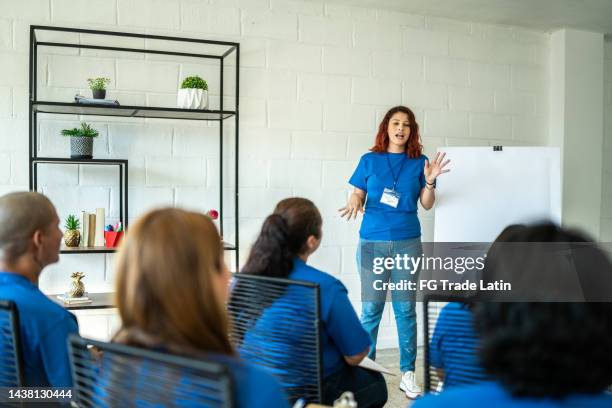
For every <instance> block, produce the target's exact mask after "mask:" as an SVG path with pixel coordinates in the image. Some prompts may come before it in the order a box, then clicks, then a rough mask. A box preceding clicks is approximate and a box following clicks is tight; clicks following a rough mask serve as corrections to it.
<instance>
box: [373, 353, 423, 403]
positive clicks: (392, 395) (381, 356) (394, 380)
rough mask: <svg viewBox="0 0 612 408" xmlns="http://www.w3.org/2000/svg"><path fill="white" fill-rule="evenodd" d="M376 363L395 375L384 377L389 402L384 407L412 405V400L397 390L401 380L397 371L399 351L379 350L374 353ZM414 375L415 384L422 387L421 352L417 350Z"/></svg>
mask: <svg viewBox="0 0 612 408" xmlns="http://www.w3.org/2000/svg"><path fill="white" fill-rule="evenodd" d="M376 362H378V363H380V364H382V365H383V366H384V367H386V368H388V369H390V370H391V371H393V372H394V373H396V374H397V375H395V376H393V375H385V380H387V390H388V392H389V400H388V401H387V405H385V407H389V408H400V407H401V408H405V407H408V406H410V405H412V400H410V399H408V398H407V397H406V394H404V392H403V391H401V390H400V389H399V382H400V379H401V373H400V370H399V350H398V349H388V350H379V351H378V352H377V353H376ZM416 375H417V383H418V384H419V385H420V386H421V387H423V350H422V348H419V350H418V352H417V359H416Z"/></svg>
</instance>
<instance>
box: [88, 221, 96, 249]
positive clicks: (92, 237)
mask: <svg viewBox="0 0 612 408" xmlns="http://www.w3.org/2000/svg"><path fill="white" fill-rule="evenodd" d="M95 242H96V214H89V225H88V233H87V246H88V247H92V246H94V244H95Z"/></svg>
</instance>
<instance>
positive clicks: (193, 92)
mask: <svg viewBox="0 0 612 408" xmlns="http://www.w3.org/2000/svg"><path fill="white" fill-rule="evenodd" d="M176 104H177V106H178V107H179V108H181V109H206V108H207V107H208V91H205V90H203V89H179V90H178V95H177V98H176Z"/></svg>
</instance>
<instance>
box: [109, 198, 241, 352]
mask: <svg viewBox="0 0 612 408" xmlns="http://www.w3.org/2000/svg"><path fill="white" fill-rule="evenodd" d="M116 273H117V277H116V304H117V307H118V308H119V315H120V317H121V320H122V327H121V329H120V330H119V332H118V333H117V335H116V336H115V338H114V340H115V341H117V342H121V343H126V344H133V345H139V346H145V347H159V348H164V349H167V350H169V351H171V352H175V353H179V354H198V353H203V352H217V353H222V354H233V350H232V347H231V345H230V342H229V338H228V318H227V315H226V312H225V309H224V307H223V301H222V300H220V299H217V294H216V292H215V284H214V281H213V278H214V275H216V274H221V273H224V265H223V258H222V245H221V238H220V237H219V233H218V232H217V229H216V227H215V225H214V224H213V222H212V221H211V220H210V219H208V218H207V217H206V216H205V215H203V214H200V213H195V212H189V211H184V210H179V209H175V208H165V209H159V210H154V211H151V212H149V213H147V214H145V215H144V216H142V217H141V218H140V219H139V220H138V221H137V222H136V223H135V224H134V225H133V226H132V227H131V228H130V230H129V233H128V234H127V236H126V239H125V241H124V242H123V244H122V246H121V248H120V250H119V254H118V259H117V263H116Z"/></svg>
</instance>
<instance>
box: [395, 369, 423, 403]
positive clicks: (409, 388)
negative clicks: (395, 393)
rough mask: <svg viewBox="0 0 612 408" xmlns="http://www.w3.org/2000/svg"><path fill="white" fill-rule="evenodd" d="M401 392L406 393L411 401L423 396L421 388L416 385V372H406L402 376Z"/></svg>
mask: <svg viewBox="0 0 612 408" xmlns="http://www.w3.org/2000/svg"><path fill="white" fill-rule="evenodd" d="M400 390H402V391H404V392H405V393H406V396H407V397H408V398H410V399H415V398H418V397H420V396H421V392H422V390H421V387H419V386H418V384H417V383H416V378H415V376H414V371H406V372H405V373H404V374H403V375H402V381H401V382H400Z"/></svg>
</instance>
